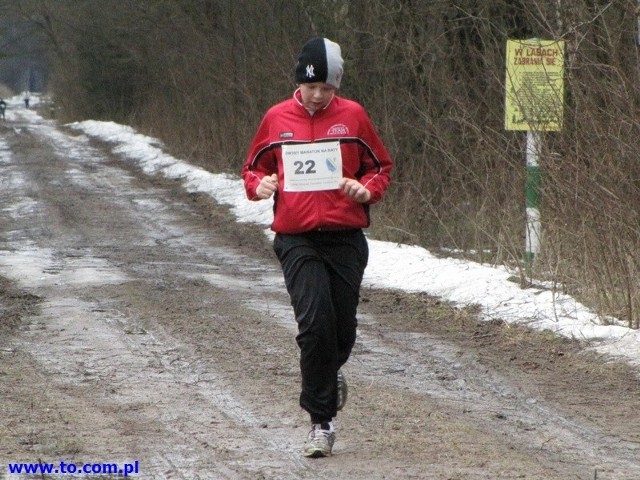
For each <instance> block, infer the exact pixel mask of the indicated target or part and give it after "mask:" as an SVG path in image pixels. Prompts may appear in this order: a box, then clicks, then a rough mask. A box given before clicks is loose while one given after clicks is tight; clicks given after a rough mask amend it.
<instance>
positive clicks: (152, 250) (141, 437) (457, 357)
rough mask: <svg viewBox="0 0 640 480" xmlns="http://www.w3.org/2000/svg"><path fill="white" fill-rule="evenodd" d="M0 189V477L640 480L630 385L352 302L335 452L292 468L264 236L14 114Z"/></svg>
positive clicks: (293, 367) (473, 332)
mask: <svg viewBox="0 0 640 480" xmlns="http://www.w3.org/2000/svg"><path fill="white" fill-rule="evenodd" d="M0 182H1V183H0V185H1V188H0V200H1V203H0V205H1V208H0V276H1V277H2V281H1V282H0V287H1V289H0V290H1V296H0V335H1V336H0V408H1V411H0V478H21V479H24V478H39V479H40V478H72V476H70V475H66V476H65V475H61V474H58V475H46V474H45V475H42V474H37V475H26V474H17V473H15V474H11V473H9V471H8V464H9V463H14V462H27V463H34V462H42V463H47V462H50V463H52V464H54V465H58V466H59V464H60V462H62V461H64V462H65V463H66V464H73V465H75V466H76V467H78V468H80V466H81V465H83V464H102V463H118V464H120V465H124V464H129V465H133V464H135V465H136V467H137V472H138V473H137V474H135V475H132V477H133V478H141V479H311V478H314V479H317V478H319V479H335V478H340V479H355V480H364V479H366V480H372V479H410V478H415V479H442V480H463V479H478V480H479V479H482V480H485V479H486V480H489V479H490V480H495V479H520V478H523V479H538V480H553V479H558V480H570V479H581V480H592V479H600V480H605V479H608V480H613V479H625V480H633V479H638V478H640V420H639V418H638V417H639V416H640V415H639V413H638V406H639V401H638V399H639V398H640V397H639V394H640V386H639V383H638V377H637V372H633V371H631V370H630V369H629V368H628V367H627V366H625V365H622V364H619V363H615V362H611V361H607V359H605V358H602V357H599V356H596V355H595V354H594V353H592V352H591V351H590V350H588V349H586V348H585V346H584V345H579V344H577V343H576V342H570V341H567V340H560V339H557V338H554V337H552V336H550V335H547V334H544V333H535V332H530V331H527V330H525V329H522V328H519V327H514V326H506V325H504V324H501V323H489V322H484V323H483V322H477V321H476V320H475V318H474V312H473V311H472V310H469V309H467V310H462V309H457V308H455V306H452V305H447V304H446V303H443V302H440V301H438V300H437V299H434V298H429V297H427V296H423V295H408V294H403V293H400V292H388V291H378V290H367V289H365V290H364V291H363V298H362V308H361V316H360V324H361V327H360V329H359V337H358V342H357V346H356V348H355V351H354V355H353V357H352V359H351V360H350V363H349V364H348V365H347V367H346V369H345V373H346V375H347V378H348V380H349V383H350V387H351V389H350V396H349V403H348V404H347V406H346V408H345V410H344V411H343V412H341V414H340V415H339V417H338V418H337V420H336V427H337V435H338V436H337V442H336V446H335V452H334V455H333V456H332V457H330V458H327V459H304V458H303V457H302V456H301V447H302V443H303V441H304V438H305V436H306V433H307V430H308V424H307V417H306V415H305V414H304V413H303V412H302V411H301V410H300V408H299V406H298V404H297V397H298V383H299V378H298V364H297V362H298V357H297V355H298V352H297V347H296V345H295V341H294V335H295V324H294V320H293V318H292V315H291V310H290V306H289V301H288V298H287V296H286V291H285V289H284V285H283V282H282V279H281V275H280V271H279V267H278V265H277V263H276V262H275V259H274V256H273V254H272V252H271V249H270V244H269V240H268V239H267V237H266V236H265V235H264V233H263V232H262V227H254V226H251V225H239V224H236V223H235V222H234V221H233V218H232V217H231V216H230V215H229V214H228V212H227V211H226V209H225V208H223V207H219V206H217V205H215V204H214V203H213V202H211V201H210V200H208V199H207V198H204V197H202V196H199V195H193V194H187V193H185V192H184V190H183V189H182V188H181V186H180V184H179V183H177V182H175V183H174V182H166V181H163V180H160V179H154V178H150V177H147V176H145V175H144V174H143V173H141V172H139V171H137V170H136V169H135V167H133V166H132V165H131V164H130V163H128V162H127V161H125V160H124V159H122V158H118V157H117V156H114V155H112V154H111V153H110V152H109V149H108V148H107V147H106V146H103V145H98V144H95V143H92V142H90V141H89V140H88V139H87V138H85V137H83V136H78V135H77V134H74V133H72V132H69V131H65V130H64V129H60V128H57V127H56V126H55V125H54V124H53V123H52V122H50V121H45V120H40V121H36V122H34V121H33V120H28V117H23V118H22V119H21V118H20V117H19V116H18V117H17V119H16V120H15V121H13V122H5V123H4V124H3V125H2V126H1V127H0ZM135 462H138V463H137V464H136V463H135ZM59 473H60V472H59ZM73 478H116V476H109V475H102V476H98V475H85V476H82V475H76V476H74V477H73Z"/></svg>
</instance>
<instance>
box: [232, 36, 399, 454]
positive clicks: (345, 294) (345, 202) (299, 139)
mask: <svg viewBox="0 0 640 480" xmlns="http://www.w3.org/2000/svg"><path fill="white" fill-rule="evenodd" d="M342 65H343V60H342V54H341V50H340V46H339V45H338V44H337V43H334V42H332V41H331V40H328V39H326V38H320V37H316V38H312V39H311V40H309V41H308V42H307V43H305V45H304V46H303V47H302V51H301V53H300V55H299V57H298V62H297V65H296V68H295V81H296V83H297V85H298V89H297V90H296V91H295V92H294V93H293V96H292V97H291V98H289V99H288V100H285V101H283V102H281V103H279V104H277V105H275V106H272V107H271V108H270V109H269V110H268V111H267V112H266V114H265V115H264V117H263V119H262V122H261V124H260V126H259V128H258V130H257V132H256V134H255V136H254V138H253V141H252V143H251V146H250V148H249V152H248V156H247V159H246V162H245V163H244V166H243V168H242V178H243V180H244V186H245V190H246V194H247V197H248V198H249V199H250V200H264V199H268V198H271V197H273V199H274V219H273V224H272V225H271V229H272V230H273V231H274V232H276V235H275V239H274V242H273V248H274V251H275V253H276V256H277V257H278V260H279V261H280V264H281V266H282V272H283V275H284V280H285V284H286V286H287V291H288V292H289V296H290V298H291V304H292V306H293V312H294V315H295V319H296V322H297V324H298V335H297V336H296V342H297V344H298V347H299V349H300V370H301V374H302V386H301V393H300V406H301V407H302V408H303V409H304V410H306V412H307V413H308V414H309V416H310V420H311V431H310V432H309V435H308V437H307V441H306V443H305V445H304V449H303V455H304V456H306V457H326V456H328V455H331V453H332V448H333V444H334V442H335V429H334V424H333V419H334V417H335V416H336V415H337V412H338V410H341V409H342V407H343V406H344V404H345V402H346V400H347V383H346V380H345V376H344V374H343V372H342V370H341V367H342V366H343V365H344V364H345V363H346V362H347V360H348V359H349V356H350V354H351V350H352V348H353V346H354V344H355V341H356V327H357V323H358V322H357V319H356V311H357V307H358V303H359V296H360V285H361V283H362V276H363V274H364V270H365V267H366V265H367V262H368V258H369V247H368V244H367V239H366V237H365V235H364V233H363V231H362V229H363V228H366V227H368V226H369V220H370V219H369V206H370V205H372V204H374V203H376V202H378V201H379V200H381V199H382V197H383V195H384V193H385V191H386V190H387V187H388V185H389V182H390V176H389V174H390V171H391V168H392V165H393V162H392V160H391V157H390V156H389V153H388V152H387V149H386V148H385V146H384V144H383V143H382V140H381V139H380V137H379V136H378V134H377V132H376V130H375V129H374V127H373V124H372V123H371V120H370V119H369V116H368V114H367V112H366V111H365V109H364V108H363V107H362V106H361V105H360V104H359V103H357V102H355V101H352V100H348V99H346V98H343V97H339V96H338V95H337V94H336V91H337V90H338V88H339V87H340V80H341V79H342V73H343V68H342Z"/></svg>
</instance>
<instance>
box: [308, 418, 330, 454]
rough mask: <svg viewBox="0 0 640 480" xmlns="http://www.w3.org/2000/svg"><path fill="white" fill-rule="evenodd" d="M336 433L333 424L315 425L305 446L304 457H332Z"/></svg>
mask: <svg viewBox="0 0 640 480" xmlns="http://www.w3.org/2000/svg"><path fill="white" fill-rule="evenodd" d="M335 441H336V433H335V430H334V429H333V424H331V423H322V424H321V423H314V424H313V426H312V427H311V431H310V432H309V436H308V437H307V441H306V443H305V444H304V452H303V454H304V456H305V457H311V458H320V457H328V456H329V455H331V450H332V449H333V443H334V442H335Z"/></svg>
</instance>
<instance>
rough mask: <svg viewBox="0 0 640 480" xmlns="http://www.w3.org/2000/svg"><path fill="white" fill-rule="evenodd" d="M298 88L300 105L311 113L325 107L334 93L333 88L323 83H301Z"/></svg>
mask: <svg viewBox="0 0 640 480" xmlns="http://www.w3.org/2000/svg"><path fill="white" fill-rule="evenodd" d="M299 87H300V93H301V95H302V104H303V105H304V107H305V108H306V109H307V110H309V111H311V112H315V111H317V110H320V109H322V108H324V107H326V106H327V105H328V103H329V102H330V101H331V99H332V98H333V95H334V94H335V92H336V89H335V87H332V86H331V85H329V84H328V83H324V82H315V83H301V84H300V85H299Z"/></svg>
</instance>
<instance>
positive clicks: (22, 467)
mask: <svg viewBox="0 0 640 480" xmlns="http://www.w3.org/2000/svg"><path fill="white" fill-rule="evenodd" d="M7 472H8V473H9V474H13V475H16V474H32V475H33V474H37V475H87V476H89V475H120V476H123V477H128V476H129V475H136V474H138V473H140V463H139V462H138V461H137V460H136V461H135V462H132V463H84V464H76V463H70V462H69V463H68V462H59V463H8V464H7ZM0 474H2V470H0ZM0 477H1V475H0Z"/></svg>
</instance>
